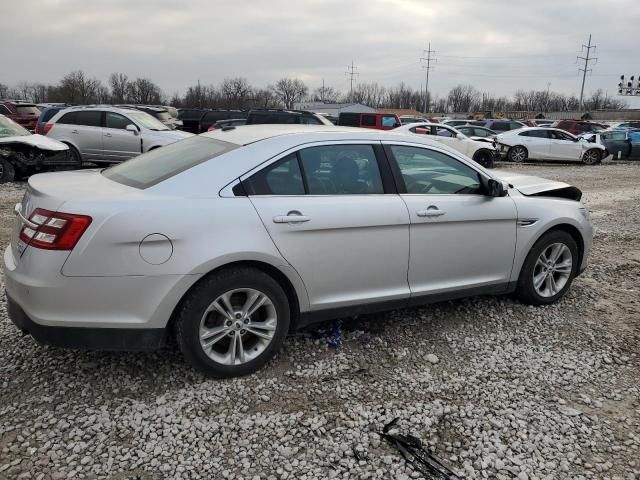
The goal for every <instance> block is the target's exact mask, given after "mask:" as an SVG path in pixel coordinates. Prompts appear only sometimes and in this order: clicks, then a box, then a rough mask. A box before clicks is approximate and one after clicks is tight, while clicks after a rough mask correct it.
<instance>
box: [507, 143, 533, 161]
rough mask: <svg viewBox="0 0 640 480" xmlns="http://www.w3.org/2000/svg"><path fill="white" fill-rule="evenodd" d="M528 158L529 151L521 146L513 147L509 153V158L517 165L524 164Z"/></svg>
mask: <svg viewBox="0 0 640 480" xmlns="http://www.w3.org/2000/svg"><path fill="white" fill-rule="evenodd" d="M527 156H528V152H527V149H526V148H524V147H522V146H520V145H516V146H515V147H511V148H510V149H509V152H508V153H507V157H508V158H509V160H511V161H512V162H517V163H520V162H524V161H525V160H526V159H527Z"/></svg>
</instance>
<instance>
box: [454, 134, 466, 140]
mask: <svg viewBox="0 0 640 480" xmlns="http://www.w3.org/2000/svg"><path fill="white" fill-rule="evenodd" d="M456 138H457V139H458V140H464V135H463V134H462V133H457V134H456Z"/></svg>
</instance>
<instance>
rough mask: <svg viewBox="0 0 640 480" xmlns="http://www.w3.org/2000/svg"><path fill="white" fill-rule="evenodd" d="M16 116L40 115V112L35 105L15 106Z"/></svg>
mask: <svg viewBox="0 0 640 480" xmlns="http://www.w3.org/2000/svg"><path fill="white" fill-rule="evenodd" d="M16 112H18V115H40V110H38V107H36V106H35V105H16Z"/></svg>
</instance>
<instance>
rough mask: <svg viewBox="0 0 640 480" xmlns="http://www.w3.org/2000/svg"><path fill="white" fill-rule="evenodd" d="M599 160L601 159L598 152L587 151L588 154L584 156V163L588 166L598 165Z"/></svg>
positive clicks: (585, 153)
mask: <svg viewBox="0 0 640 480" xmlns="http://www.w3.org/2000/svg"><path fill="white" fill-rule="evenodd" d="M599 159H600V158H599V155H598V152H597V151H596V150H587V151H586V152H584V155H582V161H583V162H584V163H585V164H586V165H595V164H596V163H598V160H599Z"/></svg>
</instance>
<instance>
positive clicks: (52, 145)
mask: <svg viewBox="0 0 640 480" xmlns="http://www.w3.org/2000/svg"><path fill="white" fill-rule="evenodd" d="M3 143H22V144H24V145H30V146H32V147H37V148H39V149H41V150H51V151H54V152H58V151H62V150H68V149H69V147H68V146H67V145H65V144H64V143H62V142H59V141H57V140H54V139H53V138H49V137H45V136H42V135H38V134H35V135H16V136H13V137H0V145H2V144H3Z"/></svg>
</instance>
